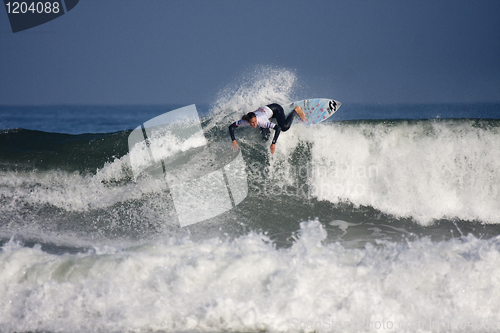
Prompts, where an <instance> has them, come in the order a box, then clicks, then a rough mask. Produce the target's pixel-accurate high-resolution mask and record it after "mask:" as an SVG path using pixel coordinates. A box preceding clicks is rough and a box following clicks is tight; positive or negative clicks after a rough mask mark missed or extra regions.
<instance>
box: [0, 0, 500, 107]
mask: <svg viewBox="0 0 500 333" xmlns="http://www.w3.org/2000/svg"><path fill="white" fill-rule="evenodd" d="M499 17H500V1H498V0H467V1H466V0H345V1H344V0H342V1H336V0H325V1H315V0H308V1H303V0H80V2H79V3H78V4H77V5H76V7H74V8H73V9H72V10H71V11H69V12H68V13H66V14H65V15H62V16H61V17H59V18H57V19H55V20H53V21H50V22H47V23H45V24H42V25H40V26H37V27H34V28H31V29H28V30H24V31H21V32H17V33H13V32H12V30H11V27H10V24H9V20H8V16H7V12H6V10H2V9H0V105H52V104H58V105H89V104H90V105H96V104H117V105H136V104H137V105H152V104H185V105H188V104H192V103H197V104H205V103H211V102H212V101H213V100H214V99H215V97H216V95H217V93H218V92H219V91H221V89H223V88H224V87H226V86H227V85H228V84H231V83H232V82H234V81H235V80H237V79H238V78H239V77H241V76H242V75H244V73H245V72H248V71H251V70H252V69H253V68H257V67H258V66H269V67H273V68H278V69H286V70H290V71H293V72H294V73H295V74H296V76H297V78H298V82H299V83H300V85H301V86H303V87H305V90H306V91H307V92H308V94H310V95H311V96H304V98H306V97H307V98H315V97H326V98H335V99H336V100H340V101H342V102H343V103H367V104H396V103H478V102H488V103H495V102H500V20H499Z"/></svg>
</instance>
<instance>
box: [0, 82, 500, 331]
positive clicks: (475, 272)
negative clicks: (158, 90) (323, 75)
mask: <svg viewBox="0 0 500 333" xmlns="http://www.w3.org/2000/svg"><path fill="white" fill-rule="evenodd" d="M295 82H296V79H295V77H294V76H293V75H292V74H290V73H277V74H276V73H274V74H273V73H271V74H270V75H269V76H267V77H264V78H261V79H260V80H253V81H252V80H249V81H246V82H242V83H241V82H240V83H239V84H237V85H234V86H231V87H229V88H228V89H225V90H224V91H222V92H221V93H220V94H219V95H218V96H215V97H214V102H213V103H211V104H207V105H197V109H198V112H199V115H200V119H201V128H202V130H203V133H204V135H205V137H206V139H207V142H208V143H210V144H218V145H219V146H223V147H227V150H228V151H229V150H230V146H231V142H230V138H229V134H228V131H227V126H228V125H229V124H231V123H232V122H233V121H235V120H237V119H239V117H241V115H242V114H243V113H244V112H246V111H251V110H252V109H254V108H256V107H257V106H259V105H261V104H266V103H270V102H276V101H277V102H280V103H285V102H287V101H293V100H295V99H301V98H305V97H330V98H336V99H337V98H338V97H337V96H334V94H333V95H332V96H303V95H300V94H299V93H297V92H296V90H294V88H293V87H294V84H295ZM338 99H339V100H340V101H341V102H342V99H341V98H338ZM182 106H183V105H155V106H144V105H141V106H131V105H126V106H91V105H87V106H64V105H62V106H0V128H2V130H1V131H0V203H1V204H0V210H1V212H0V248H1V249H0V332H457V331H459V332H463V331H467V332H498V331H499V330H500V315H499V313H500V291H499V285H500V105H499V104H411V105H379V104H376V103H374V104H372V105H349V104H348V103H343V105H342V107H341V108H340V109H339V111H338V112H337V113H336V114H335V115H334V116H332V117H331V118H330V119H329V120H328V121H325V122H323V123H321V124H318V125H316V126H312V127H304V126H300V125H294V126H292V128H291V129H290V130H289V131H287V132H283V133H281V135H280V138H279V140H278V143H277V148H276V152H275V154H274V155H271V154H270V153H269V148H268V146H269V142H263V141H262V139H261V137H260V134H259V133H258V131H257V130H254V129H251V128H245V129H237V131H236V137H237V139H238V142H239V145H240V148H241V154H242V155H241V156H242V157H243V161H244V163H245V165H246V169H245V170H246V174H247V185H248V193H247V195H246V197H245V198H244V200H243V201H241V202H240V203H239V204H237V205H236V207H234V208H231V209H228V210H226V211H224V212H223V213H221V214H219V215H217V216H215V217H212V218H209V219H206V220H203V221H201V222H199V223H194V224H191V225H187V226H184V227H181V226H180V224H179V218H178V217H177V215H176V210H175V207H174V205H173V200H172V193H171V190H170V189H169V188H168V186H166V184H165V182H164V181H162V180H161V179H158V178H154V177H147V176H144V177H135V176H134V174H133V170H132V168H131V163H130V151H129V146H128V138H129V135H130V134H131V133H132V130H133V129H135V128H136V127H137V126H140V125H141V124H142V123H144V122H146V121H148V120H149V119H151V118H154V117H157V116H159V115H161V114H164V113H166V112H168V111H170V110H174V109H176V108H178V107H182ZM197 209H198V211H199V212H200V214H203V210H204V209H205V208H204V206H203V205H202V204H200V206H199V207H197Z"/></svg>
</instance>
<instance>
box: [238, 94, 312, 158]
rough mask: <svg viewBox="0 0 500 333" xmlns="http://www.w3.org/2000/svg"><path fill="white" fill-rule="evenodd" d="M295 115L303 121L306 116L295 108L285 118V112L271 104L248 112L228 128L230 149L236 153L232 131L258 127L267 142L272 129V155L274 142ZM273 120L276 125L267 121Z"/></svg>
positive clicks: (285, 129) (274, 147)
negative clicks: (241, 127)
mask: <svg viewBox="0 0 500 333" xmlns="http://www.w3.org/2000/svg"><path fill="white" fill-rule="evenodd" d="M295 115H298V116H299V117H300V119H302V120H305V119H306V115H305V114H304V111H302V108H301V107H300V106H296V107H295V109H294V110H293V111H292V112H290V114H289V115H288V117H285V111H284V110H283V108H282V107H281V105H279V104H276V103H273V104H269V105H266V106H261V107H260V108H258V109H257V110H256V111H254V112H249V113H247V114H245V115H244V116H243V117H241V119H240V120H238V121H236V122H234V123H232V124H231V125H230V126H229V135H231V140H233V144H232V146H231V149H232V150H233V151H238V142H237V141H236V138H235V137H234V129H235V128H236V127H239V126H248V125H250V126H252V127H253V128H257V126H259V127H260V129H261V132H262V136H263V138H264V140H266V141H267V139H268V138H269V129H270V128H272V129H274V137H273V141H272V143H271V147H270V150H271V154H274V150H275V149H276V141H277V140H278V136H279V135H280V132H281V131H283V132H286V131H288V129H289V128H290V126H291V125H292V122H293V119H294V117H295ZM271 118H275V119H276V122H277V124H275V123H272V122H270V121H269V119H271Z"/></svg>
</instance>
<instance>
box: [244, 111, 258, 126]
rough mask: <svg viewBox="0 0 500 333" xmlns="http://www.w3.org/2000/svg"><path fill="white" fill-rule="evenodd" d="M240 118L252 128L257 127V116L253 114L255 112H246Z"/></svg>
mask: <svg viewBox="0 0 500 333" xmlns="http://www.w3.org/2000/svg"><path fill="white" fill-rule="evenodd" d="M241 119H243V120H245V121H246V122H247V123H249V124H250V126H252V127H253V128H257V116H256V115H255V113H253V112H248V113H247V114H246V115H244V116H243V117H241Z"/></svg>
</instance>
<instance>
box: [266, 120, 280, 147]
mask: <svg viewBox="0 0 500 333" xmlns="http://www.w3.org/2000/svg"><path fill="white" fill-rule="evenodd" d="M280 133H281V127H280V125H278V124H275V125H274V138H273V142H272V143H271V147H269V149H270V150H271V154H274V150H275V149H276V141H277V140H278V137H279V136H280Z"/></svg>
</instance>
